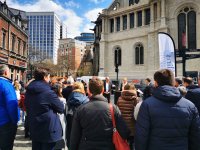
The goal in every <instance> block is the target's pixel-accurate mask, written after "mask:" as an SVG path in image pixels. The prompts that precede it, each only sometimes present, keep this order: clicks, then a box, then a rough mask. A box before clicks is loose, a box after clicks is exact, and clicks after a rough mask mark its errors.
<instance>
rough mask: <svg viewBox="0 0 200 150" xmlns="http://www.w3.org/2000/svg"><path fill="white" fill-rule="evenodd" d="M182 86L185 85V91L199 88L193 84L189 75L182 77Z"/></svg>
mask: <svg viewBox="0 0 200 150" xmlns="http://www.w3.org/2000/svg"><path fill="white" fill-rule="evenodd" d="M183 86H184V87H186V89H187V91H189V90H192V89H196V88H199V87H198V85H195V84H194V82H193V79H192V78H191V77H184V78H183Z"/></svg>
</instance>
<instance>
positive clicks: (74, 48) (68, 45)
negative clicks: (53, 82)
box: [58, 38, 86, 77]
mask: <svg viewBox="0 0 200 150" xmlns="http://www.w3.org/2000/svg"><path fill="white" fill-rule="evenodd" d="M85 48H86V43H85V42H83V41H79V40H75V39H71V38H66V39H60V40H59V49H58V65H59V66H60V67H61V68H60V71H59V72H58V76H65V75H67V76H69V75H73V76H74V77H75V76H76V73H77V70H78V69H79V67H80V65H81V61H82V59H83V57H84V54H85V50H86V49H85Z"/></svg>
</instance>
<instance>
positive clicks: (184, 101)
mask: <svg viewBox="0 0 200 150" xmlns="http://www.w3.org/2000/svg"><path fill="white" fill-rule="evenodd" d="M179 103H181V104H182V105H184V106H185V107H190V108H194V107H195V105H194V104H193V103H192V102H191V101H190V100H188V99H186V98H184V97H182V98H181V99H180V101H179Z"/></svg>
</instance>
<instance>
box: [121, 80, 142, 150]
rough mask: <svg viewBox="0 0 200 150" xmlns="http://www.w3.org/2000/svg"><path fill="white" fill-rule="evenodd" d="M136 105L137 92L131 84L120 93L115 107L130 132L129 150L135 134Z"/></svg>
mask: <svg viewBox="0 0 200 150" xmlns="http://www.w3.org/2000/svg"><path fill="white" fill-rule="evenodd" d="M137 103H138V98H137V91H136V88H135V86H134V84H133V83H131V84H129V83H128V84H127V85H126V86H125V87H124V91H122V95H121V96H120V97H119V99H118V102H117V106H118V107H119V109H120V111H121V114H122V118H123V119H124V121H125V122H126V125H127V126H128V128H129V129H130V131H131V134H130V137H129V139H128V142H129V145H130V148H131V150H132V149H133V142H134V133H135V119H134V116H133V114H134V109H135V106H136V105H137Z"/></svg>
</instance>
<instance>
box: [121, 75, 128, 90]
mask: <svg viewBox="0 0 200 150" xmlns="http://www.w3.org/2000/svg"><path fill="white" fill-rule="evenodd" d="M126 84H128V80H127V78H124V79H123V80H122V83H121V85H120V91H123V90H124V87H125V85H126Z"/></svg>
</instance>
